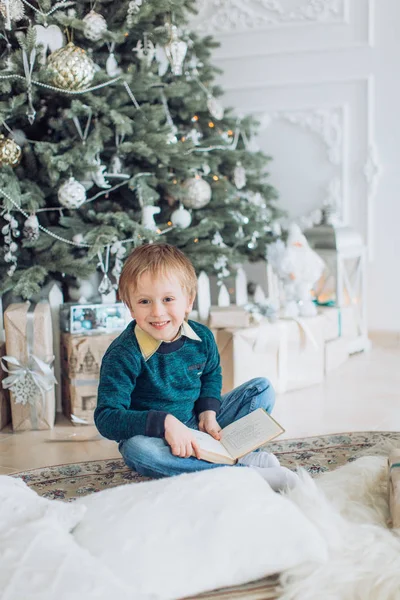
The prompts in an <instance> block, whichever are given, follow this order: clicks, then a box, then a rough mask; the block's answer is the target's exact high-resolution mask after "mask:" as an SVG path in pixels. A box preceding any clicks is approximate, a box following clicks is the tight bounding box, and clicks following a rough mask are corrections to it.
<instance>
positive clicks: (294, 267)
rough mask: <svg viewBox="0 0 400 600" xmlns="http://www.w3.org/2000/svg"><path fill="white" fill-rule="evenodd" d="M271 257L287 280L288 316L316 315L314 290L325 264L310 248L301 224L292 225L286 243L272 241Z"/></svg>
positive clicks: (278, 270)
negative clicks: (273, 242)
mask: <svg viewBox="0 0 400 600" xmlns="http://www.w3.org/2000/svg"><path fill="white" fill-rule="evenodd" d="M267 258H268V262H269V263H270V264H271V265H272V267H273V269H274V271H275V272H276V274H277V275H278V277H279V278H280V279H281V280H282V283H283V288H284V292H285V308H284V316H285V317H291V318H295V317H297V316H299V315H300V316H302V317H313V316H315V315H316V314H317V309H316V307H315V304H314V303H313V301H312V297H311V290H312V287H313V285H314V284H315V283H316V282H317V281H318V279H319V278H320V277H321V275H322V272H323V270H324V268H325V263H324V261H323V260H322V258H321V257H320V256H318V254H317V253H316V252H315V251H314V250H312V249H311V248H310V246H309V245H308V242H307V240H306V238H305V236H304V235H303V234H302V232H301V229H300V227H299V226H298V225H296V224H293V225H291V226H290V229H289V236H288V239H287V242H286V246H285V244H284V243H283V242H282V241H280V240H279V241H278V242H276V243H275V244H271V246H270V247H269V248H268V253H267Z"/></svg>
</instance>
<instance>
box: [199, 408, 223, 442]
mask: <svg viewBox="0 0 400 600" xmlns="http://www.w3.org/2000/svg"><path fill="white" fill-rule="evenodd" d="M216 417H217V413H216V412H215V410H205V411H204V412H202V413H200V415H199V429H200V431H205V433H208V434H210V435H211V436H212V437H213V438H215V439H216V440H220V439H221V435H220V431H221V427H220V426H219V425H218V421H217V418H216Z"/></svg>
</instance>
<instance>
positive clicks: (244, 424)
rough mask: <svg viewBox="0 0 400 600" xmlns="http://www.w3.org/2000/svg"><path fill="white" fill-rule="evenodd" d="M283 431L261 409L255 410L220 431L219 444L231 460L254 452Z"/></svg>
mask: <svg viewBox="0 0 400 600" xmlns="http://www.w3.org/2000/svg"><path fill="white" fill-rule="evenodd" d="M284 431H285V430H284V429H283V427H281V426H280V425H279V423H277V422H276V421H275V419H273V418H272V417H271V416H270V415H269V414H268V413H267V411H265V410H264V409H263V408H257V410H255V411H254V412H252V413H250V414H249V415H247V416H246V417H243V418H241V419H239V420H238V421H235V423H231V424H230V425H228V426H227V427H225V428H224V429H223V430H222V433H221V442H222V444H223V445H224V446H225V448H226V449H227V450H228V452H229V454H231V456H232V457H233V458H240V457H241V456H243V455H244V454H247V453H248V452H251V451H252V450H256V449H257V448H259V447H260V446H262V445H263V444H266V443H267V442H269V441H270V440H272V439H274V438H276V437H277V436H278V435H280V434H281V433H283V432H284Z"/></svg>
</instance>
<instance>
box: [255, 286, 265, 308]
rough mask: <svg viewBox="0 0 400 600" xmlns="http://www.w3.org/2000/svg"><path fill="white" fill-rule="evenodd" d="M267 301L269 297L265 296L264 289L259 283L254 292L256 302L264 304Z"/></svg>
mask: <svg viewBox="0 0 400 600" xmlns="http://www.w3.org/2000/svg"><path fill="white" fill-rule="evenodd" d="M266 301H267V299H266V297H265V294H264V290H263V289H262V287H261V285H259V284H257V285H256V290H255V292H254V302H255V303H256V304H260V305H261V306H262V305H263V304H265V303H266Z"/></svg>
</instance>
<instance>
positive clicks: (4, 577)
mask: <svg viewBox="0 0 400 600" xmlns="http://www.w3.org/2000/svg"><path fill="white" fill-rule="evenodd" d="M0 596H1V598H4V599H7V600H90V599H93V600H110V599H115V600H132V598H133V596H132V593H131V592H130V591H129V590H127V588H126V587H125V586H124V585H123V583H121V582H120V581H118V579H117V578H116V577H115V576H114V575H113V574H112V573H111V572H110V571H109V570H108V569H107V567H104V565H102V564H100V562H99V561H98V560H97V559H96V558H94V557H92V556H91V555H90V553H89V552H88V551H87V550H85V549H84V548H81V547H80V546H79V544H78V543H77V542H76V541H75V540H74V538H73V537H72V535H71V534H70V533H68V532H67V531H65V529H64V528H63V527H62V526H60V525H59V524H58V523H57V521H56V520H55V519H53V518H50V519H49V518H48V517H46V516H45V517H42V518H39V519H37V520H36V521H30V522H27V523H26V524H25V525H20V526H19V527H14V528H12V529H10V530H9V531H8V532H3V534H1V535H0ZM135 599H136V596H135ZM138 600H140V596H139V597H138Z"/></svg>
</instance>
